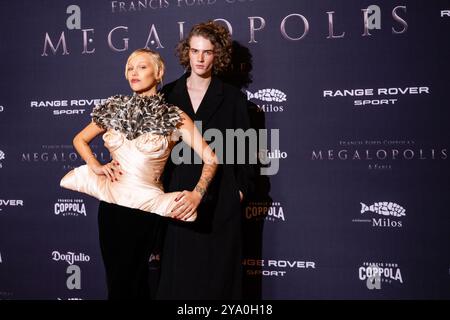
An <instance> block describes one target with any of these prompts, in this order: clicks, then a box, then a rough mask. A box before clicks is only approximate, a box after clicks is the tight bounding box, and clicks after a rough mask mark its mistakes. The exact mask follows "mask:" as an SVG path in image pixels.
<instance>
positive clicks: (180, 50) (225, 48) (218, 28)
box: [176, 21, 231, 74]
mask: <svg viewBox="0 0 450 320" xmlns="http://www.w3.org/2000/svg"><path fill="white" fill-rule="evenodd" d="M193 36H202V37H204V38H205V39H208V40H209V41H211V43H212V45H213V46H214V64H213V68H212V69H213V70H212V71H213V73H214V74H221V73H223V72H224V71H226V70H227V69H228V67H229V65H230V62H231V36H230V33H229V32H228V30H227V28H225V27H224V26H222V25H220V24H218V23H217V22H213V21H208V22H202V23H199V24H196V25H195V26H193V27H192V29H191V31H190V32H189V35H188V36H187V38H186V39H184V40H182V41H180V42H179V43H178V45H177V48H176V54H177V56H178V59H179V60H180V64H181V65H182V66H183V67H185V68H186V69H187V70H190V69H191V67H190V64H189V49H190V46H189V43H190V41H191V38H192V37H193Z"/></svg>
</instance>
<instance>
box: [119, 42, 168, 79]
mask: <svg viewBox="0 0 450 320" xmlns="http://www.w3.org/2000/svg"><path fill="white" fill-rule="evenodd" d="M143 53H146V54H148V55H149V56H150V58H151V59H152V61H153V66H154V67H155V73H156V74H155V76H156V78H157V81H158V83H159V82H161V81H162V78H163V76H164V71H165V65H164V60H163V58H162V57H161V55H160V54H159V53H158V52H156V51H153V50H150V49H147V48H142V49H137V50H135V51H133V52H132V53H131V54H130V56H129V57H128V59H127V63H126V64H125V79H127V80H128V63H129V62H130V60H131V59H133V58H134V57H136V56H137V55H140V54H143Z"/></svg>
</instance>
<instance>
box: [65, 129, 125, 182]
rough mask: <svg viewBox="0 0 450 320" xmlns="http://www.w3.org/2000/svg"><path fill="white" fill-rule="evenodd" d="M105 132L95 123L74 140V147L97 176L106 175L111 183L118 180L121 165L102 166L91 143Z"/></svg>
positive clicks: (116, 163) (115, 163) (108, 164)
mask: <svg viewBox="0 0 450 320" xmlns="http://www.w3.org/2000/svg"><path fill="white" fill-rule="evenodd" d="M103 132H105V129H103V128H101V127H99V126H98V125H96V124H95V123H94V122H91V123H90V124H88V125H87V126H86V127H85V128H84V129H83V130H81V131H80V132H79V133H78V134H77V135H76V136H75V138H73V146H74V147H75V150H77V152H78V154H79V155H80V156H81V158H83V160H84V161H85V162H86V164H87V165H88V167H89V168H90V169H91V170H92V171H93V172H94V173H95V174H97V175H105V176H107V177H108V178H110V179H111V181H114V180H116V181H117V180H118V179H117V174H118V173H120V171H119V163H118V162H114V163H107V164H106V165H102V164H101V163H100V162H98V160H97V159H96V158H95V156H94V154H93V152H92V149H91V147H90V146H89V143H90V142H91V141H92V140H93V139H94V138H95V137H96V136H98V135H99V134H102V133H103Z"/></svg>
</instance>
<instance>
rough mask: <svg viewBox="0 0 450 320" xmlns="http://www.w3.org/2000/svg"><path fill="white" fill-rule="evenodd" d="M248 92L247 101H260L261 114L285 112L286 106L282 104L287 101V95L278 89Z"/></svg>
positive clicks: (259, 109) (258, 104)
mask: <svg viewBox="0 0 450 320" xmlns="http://www.w3.org/2000/svg"><path fill="white" fill-rule="evenodd" d="M246 92H247V99H248V100H251V99H255V100H259V103H257V106H258V111H260V112H283V111H284V106H283V105H282V104H280V103H282V102H285V101H286V100H287V97H286V94H285V93H284V92H282V91H280V90H278V89H261V90H258V91H256V92H254V93H251V92H250V91H246Z"/></svg>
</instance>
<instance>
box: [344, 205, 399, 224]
mask: <svg viewBox="0 0 450 320" xmlns="http://www.w3.org/2000/svg"><path fill="white" fill-rule="evenodd" d="M360 205H361V211H360V213H361V215H362V216H363V218H355V219H353V220H352V221H353V222H368V223H371V224H372V227H384V228H401V227H403V221H401V220H400V218H402V217H405V216H406V209H405V208H403V207H402V206H401V205H399V204H397V203H394V202H388V201H382V202H375V203H373V204H371V205H367V204H365V203H363V202H360ZM369 213H373V214H376V215H377V216H376V217H372V218H370V216H369V217H364V216H367V215H368V214H369ZM379 216H382V217H379Z"/></svg>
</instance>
